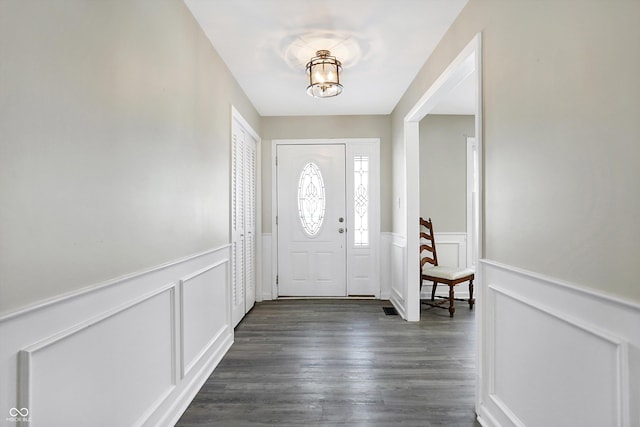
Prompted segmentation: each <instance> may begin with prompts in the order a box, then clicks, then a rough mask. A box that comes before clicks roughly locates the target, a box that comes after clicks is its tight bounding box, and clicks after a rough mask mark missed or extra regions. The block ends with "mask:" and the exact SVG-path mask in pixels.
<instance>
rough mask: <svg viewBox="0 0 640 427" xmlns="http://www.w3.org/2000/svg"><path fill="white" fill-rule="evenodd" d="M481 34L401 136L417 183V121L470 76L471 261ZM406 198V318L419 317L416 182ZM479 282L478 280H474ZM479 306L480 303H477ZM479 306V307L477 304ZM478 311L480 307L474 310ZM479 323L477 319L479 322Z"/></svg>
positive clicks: (478, 240)
mask: <svg viewBox="0 0 640 427" xmlns="http://www.w3.org/2000/svg"><path fill="white" fill-rule="evenodd" d="M481 58H482V55H481V34H480V33H478V34H476V36H475V37H474V38H473V40H471V42H470V43H469V44H468V45H467V46H466V47H465V48H464V49H463V50H462V52H460V54H459V55H458V56H457V57H456V58H455V59H454V60H453V62H452V63H451V64H450V65H449V66H448V67H447V68H446V69H445V70H444V72H443V73H442V74H441V75H440V77H439V78H438V79H437V80H436V81H435V82H434V83H433V85H431V87H430V88H429V89H428V90H427V91H426V92H425V93H424V95H423V96H422V97H421V98H420V100H418V102H417V103H416V104H415V105H414V107H413V108H412V109H411V110H410V111H409V113H408V114H407V115H406V116H405V118H404V135H405V165H406V168H405V172H406V177H405V182H407V183H419V182H420V149H419V145H420V130H419V126H420V121H421V120H422V119H423V118H425V116H427V115H428V114H429V113H431V112H432V111H434V109H435V108H436V107H437V106H438V105H439V104H440V103H441V102H442V101H443V100H444V99H445V98H446V97H447V96H448V95H449V94H450V93H451V92H452V91H453V90H454V89H455V88H456V87H458V86H459V85H460V84H461V83H462V82H464V81H465V80H466V79H467V78H469V77H470V76H472V79H473V82H475V105H476V109H475V110H476V111H475V114H474V117H475V119H474V134H475V139H476V144H477V158H478V165H477V176H478V193H477V200H478V203H477V212H478V214H477V224H478V226H477V230H475V231H474V235H475V241H473V242H470V244H471V245H473V252H472V253H475V259H472V260H470V263H471V264H477V260H478V259H480V258H482V255H483V254H482V237H483V228H482V225H483V221H482V200H483V195H482V188H483V183H482V178H483V176H482V166H483V164H482V158H483V155H482V153H483V151H482V148H483V145H482V141H483V139H482V62H481ZM405 200H406V218H405V220H406V233H407V234H406V242H407V246H406V264H405V277H406V282H405V283H406V293H405V295H404V301H403V303H404V306H403V307H401V308H402V309H403V310H404V313H405V318H406V320H409V321H417V320H420V286H419V283H420V277H419V270H418V268H416V266H418V265H419V255H420V251H419V248H420V242H419V238H418V237H419V220H418V219H419V217H420V190H419V185H415V186H409V185H407V186H406V187H405ZM478 282H479V281H478ZM479 305H481V304H479ZM480 309H481V307H480ZM478 311H481V310H478ZM479 323H481V322H479Z"/></svg>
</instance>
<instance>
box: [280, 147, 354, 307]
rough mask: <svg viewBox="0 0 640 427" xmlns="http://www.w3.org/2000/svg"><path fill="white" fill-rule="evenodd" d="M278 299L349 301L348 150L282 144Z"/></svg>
mask: <svg viewBox="0 0 640 427" xmlns="http://www.w3.org/2000/svg"><path fill="white" fill-rule="evenodd" d="M276 173H277V175H276V177H277V178H276V179H277V201H278V205H277V213H276V215H277V239H278V255H277V256H278V272H277V286H278V296H312V297H317V296H323V297H325V296H332V297H337V296H346V294H347V288H346V233H347V225H346V211H345V203H346V202H345V146H344V145H310V144H309V145H278V148H277V157H276Z"/></svg>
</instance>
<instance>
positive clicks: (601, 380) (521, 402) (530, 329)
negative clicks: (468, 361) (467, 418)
mask: <svg viewBox="0 0 640 427" xmlns="http://www.w3.org/2000/svg"><path fill="white" fill-rule="evenodd" d="M479 274H480V275H481V279H480V281H479V282H478V283H482V289H480V290H479V291H480V292H481V295H479V298H480V300H481V303H480V304H479V307H480V308H481V310H480V313H481V314H480V315H481V316H482V317H481V318H482V319H483V322H481V323H480V324H481V325H483V326H482V329H481V331H480V337H481V341H480V345H481V349H480V350H481V351H480V363H479V366H480V367H481V369H480V371H479V372H478V375H479V378H480V379H481V381H480V384H479V395H478V402H477V412H478V415H479V419H481V420H482V422H483V425H493V426H537V425H545V426H547V425H549V426H550V425H558V426H585V425H594V426H595V425H598V426H605V425H606V426H616V427H631V426H638V425H640V407H639V406H638V405H636V404H635V403H634V402H640V381H637V379H638V378H640V351H639V350H638V349H639V348H640V328H639V327H638V325H640V306H638V305H637V304H634V303H631V302H628V301H624V300H621V299H618V298H614V297H611V296H609V295H605V294H603V293H599V292H595V291H591V290H588V289H585V288H581V287H578V286H575V285H572V284H568V283H565V282H562V281H560V280H556V279H554V278H549V277H544V276H541V275H538V274H535V273H531V272H527V271H523V270H520V269H517V268H513V267H510V266H505V265H502V264H499V263H496V262H492V261H488V260H482V261H481V263H480V271H479ZM634 379H636V380H634Z"/></svg>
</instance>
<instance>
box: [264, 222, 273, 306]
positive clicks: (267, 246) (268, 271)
mask: <svg viewBox="0 0 640 427" xmlns="http://www.w3.org/2000/svg"><path fill="white" fill-rule="evenodd" d="M272 238H273V237H272V234H271V233H262V286H261V287H262V300H263V301H269V300H272V299H273V295H274V294H273V283H275V282H274V281H275V277H276V275H275V273H274V272H273V271H274V267H275V266H274V265H273V262H274V257H273V255H272V251H273V246H271V245H273V242H272Z"/></svg>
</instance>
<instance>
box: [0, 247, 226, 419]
mask: <svg viewBox="0 0 640 427" xmlns="http://www.w3.org/2000/svg"><path fill="white" fill-rule="evenodd" d="M229 286H230V284H229V247H228V246H224V247H221V248H218V249H215V250H210V251H207V252H204V253H201V254H198V255H195V256H192V257H189V258H185V259H182V260H177V261H174V262H171V263H167V264H164V265H162V266H158V267H156V268H153V269H151V270H148V271H145V272H141V273H136V274H133V275H129V276H127V277H123V278H120V279H117V280H113V281H110V282H108V283H104V284H101V285H99V286H94V287H91V288H87V289H86V290H83V291H80V292H76V293H73V294H68V295H65V296H62V297H60V298H57V299H54V300H51V301H48V302H46V303H44V304H40V305H37V306H33V307H30V308H27V309H25V310H22V311H20V312H16V313H13V314H10V315H6V316H3V317H2V318H0V336H1V337H2V346H1V347H0V353H1V354H0V372H1V377H2V382H0V401H1V402H2V405H0V406H1V407H0V411H1V412H0V420H2V421H4V420H5V418H6V417H7V415H8V414H9V411H10V409H11V408H18V409H22V408H27V409H28V411H29V418H30V425H32V426H36V427H37V426H52V425H64V426H86V425H96V426H114V425H136V426H146V425H150V426H151V425H153V426H165V425H166V426H170V425H173V424H174V423H175V422H176V421H177V419H178V418H179V417H180V415H181V414H182V412H183V411H184V409H186V407H187V406H188V404H189V403H190V401H191V400H192V399H193V397H194V396H195V394H196V393H197V391H198V390H199V388H200V387H201V385H202V384H203V383H204V381H205V380H206V379H207V378H208V376H209V375H210V374H211V372H212V371H213V369H214V368H215V366H216V365H217V364H218V363H219V361H220V360H221V359H222V356H223V355H224V354H225V353H226V351H227V350H228V349H229V347H230V346H231V344H232V343H233V329H232V328H231V326H230V325H231V309H230V287H229Z"/></svg>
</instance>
